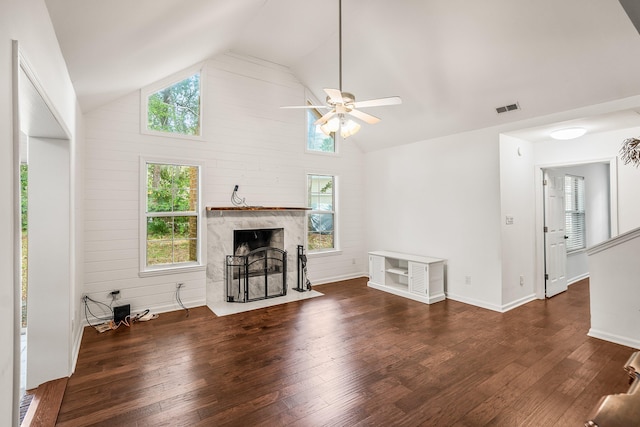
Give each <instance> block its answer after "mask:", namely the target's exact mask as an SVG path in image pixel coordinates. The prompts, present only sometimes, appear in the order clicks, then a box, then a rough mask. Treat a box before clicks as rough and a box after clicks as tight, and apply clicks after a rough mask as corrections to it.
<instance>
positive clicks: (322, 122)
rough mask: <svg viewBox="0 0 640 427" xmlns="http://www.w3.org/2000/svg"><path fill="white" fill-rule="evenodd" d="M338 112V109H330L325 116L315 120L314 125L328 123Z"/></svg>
mask: <svg viewBox="0 0 640 427" xmlns="http://www.w3.org/2000/svg"><path fill="white" fill-rule="evenodd" d="M335 113H336V110H331V111H329V112H328V113H327V114H325V115H324V116H322V117H320V118H319V119H318V120H316V121H315V122H313V124H314V125H316V126H317V125H323V124H325V123H327V121H328V120H329V119H330V118H331V116H333V115H334V114H335Z"/></svg>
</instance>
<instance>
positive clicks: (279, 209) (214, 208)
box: [207, 206, 311, 211]
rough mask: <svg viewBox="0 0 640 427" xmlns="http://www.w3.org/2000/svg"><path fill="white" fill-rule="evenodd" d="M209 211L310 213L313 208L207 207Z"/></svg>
mask: <svg viewBox="0 0 640 427" xmlns="http://www.w3.org/2000/svg"><path fill="white" fill-rule="evenodd" d="M207 210H208V211H308V210H311V208H295V207H293V208H292V207H279V206H207Z"/></svg>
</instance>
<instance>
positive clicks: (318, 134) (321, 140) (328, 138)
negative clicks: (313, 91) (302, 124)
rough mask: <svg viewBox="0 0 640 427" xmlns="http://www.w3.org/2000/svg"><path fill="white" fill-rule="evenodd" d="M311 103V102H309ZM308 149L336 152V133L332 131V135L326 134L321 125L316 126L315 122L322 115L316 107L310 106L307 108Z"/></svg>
mask: <svg viewBox="0 0 640 427" xmlns="http://www.w3.org/2000/svg"><path fill="white" fill-rule="evenodd" d="M308 104H309V105H311V103H308ZM306 111H307V150H308V151H317V152H320V153H335V152H336V134H335V132H332V133H331V134H330V135H325V134H324V132H322V131H321V130H320V126H316V125H314V124H313V123H314V122H315V121H316V120H318V119H319V118H320V117H322V115H321V114H320V112H319V111H318V110H316V109H315V108H308V109H307V110H306Z"/></svg>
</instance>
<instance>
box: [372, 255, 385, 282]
mask: <svg viewBox="0 0 640 427" xmlns="http://www.w3.org/2000/svg"><path fill="white" fill-rule="evenodd" d="M369 280H370V281H372V282H373V283H377V284H378V285H384V257H382V256H377V255H369Z"/></svg>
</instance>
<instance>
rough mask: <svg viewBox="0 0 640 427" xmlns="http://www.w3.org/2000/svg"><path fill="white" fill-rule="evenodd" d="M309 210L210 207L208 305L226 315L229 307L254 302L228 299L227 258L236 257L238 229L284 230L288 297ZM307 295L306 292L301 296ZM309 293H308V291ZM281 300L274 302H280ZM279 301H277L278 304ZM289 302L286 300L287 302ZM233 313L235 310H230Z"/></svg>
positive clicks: (294, 277) (293, 292)
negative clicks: (225, 266)
mask: <svg viewBox="0 0 640 427" xmlns="http://www.w3.org/2000/svg"><path fill="white" fill-rule="evenodd" d="M307 210H308V208H283V207H207V280H206V287H207V306H209V308H210V309H211V310H212V311H213V312H214V313H216V314H218V315H221V314H219V313H220V312H221V311H224V312H225V313H224V314H230V313H226V311H227V310H226V309H224V308H223V309H222V310H221V307H225V306H233V307H237V308H239V307H238V306H245V305H247V304H253V303H235V302H231V303H229V302H226V301H225V297H224V293H225V291H224V265H225V257H226V256H227V255H231V254H233V232H234V230H252V229H264V228H266V229H268V228H282V229H284V250H286V251H287V288H288V290H287V295H289V294H298V292H295V291H292V288H295V287H296V281H297V250H298V245H304V242H305V228H304V227H305V216H306V211H307ZM300 294H301V296H302V294H305V292H302V293H300ZM307 294H308V292H307ZM280 298H286V297H278V298H273V300H279V299H280ZM274 302H275V301H274ZM284 302H286V301H284ZM229 309H230V310H233V309H234V308H231V307H230V308H229Z"/></svg>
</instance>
